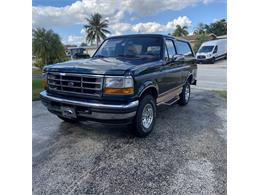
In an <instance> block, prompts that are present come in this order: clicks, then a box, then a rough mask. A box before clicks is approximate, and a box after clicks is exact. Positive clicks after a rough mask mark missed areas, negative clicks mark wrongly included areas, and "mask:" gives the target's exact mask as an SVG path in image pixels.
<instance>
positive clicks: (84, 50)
mask: <svg viewBox="0 0 260 195" xmlns="http://www.w3.org/2000/svg"><path fill="white" fill-rule="evenodd" d="M96 49H97V47H96V46H93V45H92V46H82V47H81V46H79V47H77V46H74V47H66V49H65V53H66V56H68V57H71V58H72V57H73V56H74V55H75V54H85V55H89V56H92V55H93V54H94V53H95V51H96Z"/></svg>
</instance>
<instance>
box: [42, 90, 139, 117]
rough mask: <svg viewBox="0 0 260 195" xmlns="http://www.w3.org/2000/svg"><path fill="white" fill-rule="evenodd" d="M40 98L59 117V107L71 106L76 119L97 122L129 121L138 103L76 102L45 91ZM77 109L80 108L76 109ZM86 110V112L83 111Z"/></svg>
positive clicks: (60, 112)
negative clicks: (74, 111) (81, 118)
mask: <svg viewBox="0 0 260 195" xmlns="http://www.w3.org/2000/svg"><path fill="white" fill-rule="evenodd" d="M40 98H41V100H42V102H43V104H44V105H45V106H46V107H47V108H48V110H49V111H50V112H52V113H54V114H57V115H61V114H62V111H61V106H62V105H66V106H73V107H74V108H76V114H77V117H83V118H87V119H98V120H122V119H130V118H133V117H134V116H135V115H136V109H137V107H138V105H139V101H138V100H136V101H133V102H129V103H127V104H103V103H94V102H89V101H78V100H71V99H67V98H60V97H54V96H51V95H49V94H48V93H47V92H46V91H42V92H41V93H40ZM77 108H80V110H79V109H77ZM84 109H86V111H84Z"/></svg>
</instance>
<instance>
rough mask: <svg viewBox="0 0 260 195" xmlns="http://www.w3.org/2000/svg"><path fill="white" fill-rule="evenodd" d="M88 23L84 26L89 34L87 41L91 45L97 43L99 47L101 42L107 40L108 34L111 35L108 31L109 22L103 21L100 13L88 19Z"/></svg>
mask: <svg viewBox="0 0 260 195" xmlns="http://www.w3.org/2000/svg"><path fill="white" fill-rule="evenodd" d="M87 22H88V23H87V24H86V25H84V28H85V30H86V33H87V37H86V41H87V42H90V43H92V42H93V41H96V44H97V46H98V44H99V42H100V41H101V40H102V39H105V38H106V34H110V31H108V30H107V28H108V20H106V19H105V20H103V17H102V16H101V15H100V14H99V13H95V14H93V15H91V16H90V18H87Z"/></svg>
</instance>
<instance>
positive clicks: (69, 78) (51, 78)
mask: <svg viewBox="0 0 260 195" xmlns="http://www.w3.org/2000/svg"><path fill="white" fill-rule="evenodd" d="M102 85H103V76H101V75H89V74H75V73H59V72H49V73H48V86H49V90H50V91H54V92H59V93H66V94H72V95H73V94H75V95H83V96H84V95H86V96H101V95H102Z"/></svg>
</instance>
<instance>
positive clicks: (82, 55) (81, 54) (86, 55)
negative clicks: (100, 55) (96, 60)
mask: <svg viewBox="0 0 260 195" xmlns="http://www.w3.org/2000/svg"><path fill="white" fill-rule="evenodd" d="M72 58H73V59H87V58H90V56H89V55H88V54H84V53H75V54H74V55H73V56H72Z"/></svg>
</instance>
